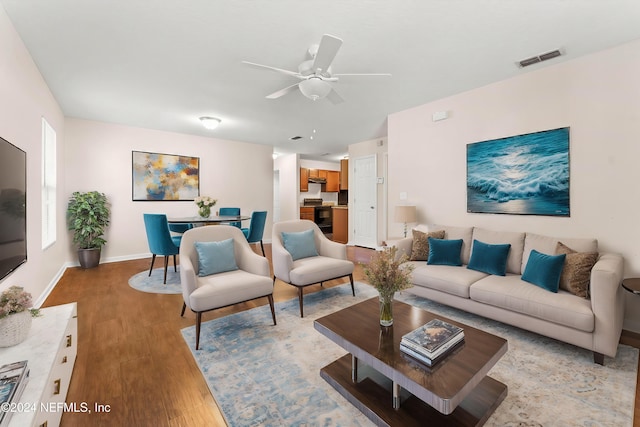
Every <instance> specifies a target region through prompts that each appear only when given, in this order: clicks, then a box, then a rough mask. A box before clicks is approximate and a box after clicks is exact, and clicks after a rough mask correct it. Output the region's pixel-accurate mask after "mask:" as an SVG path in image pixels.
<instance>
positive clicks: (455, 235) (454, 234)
mask: <svg viewBox="0 0 640 427" xmlns="http://www.w3.org/2000/svg"><path fill="white" fill-rule="evenodd" d="M436 230H444V238H445V239H451V240H453V239H462V250H461V252H460V259H461V260H462V263H463V264H469V257H470V254H471V242H472V240H471V235H472V234H473V227H453V226H450V225H437V224H435V225H429V231H436Z"/></svg>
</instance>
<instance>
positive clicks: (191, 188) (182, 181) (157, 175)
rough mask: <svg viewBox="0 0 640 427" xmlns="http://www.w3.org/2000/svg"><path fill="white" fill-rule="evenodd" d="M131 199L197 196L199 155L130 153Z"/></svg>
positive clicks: (172, 198)
mask: <svg viewBox="0 0 640 427" xmlns="http://www.w3.org/2000/svg"><path fill="white" fill-rule="evenodd" d="M131 158H132V161H131V164H132V167H131V170H132V180H131V181H132V199H133V201H142V200H145V201H150V200H164V201H167V200H193V199H195V198H196V197H197V196H199V195H200V158H198V157H190V156H180V155H176V154H162V153H147V152H144V151H132V152H131Z"/></svg>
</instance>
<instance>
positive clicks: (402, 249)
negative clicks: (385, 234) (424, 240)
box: [393, 237, 413, 258]
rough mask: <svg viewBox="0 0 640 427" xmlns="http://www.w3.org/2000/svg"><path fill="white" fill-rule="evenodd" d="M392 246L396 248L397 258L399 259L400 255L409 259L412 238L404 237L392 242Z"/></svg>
mask: <svg viewBox="0 0 640 427" xmlns="http://www.w3.org/2000/svg"><path fill="white" fill-rule="evenodd" d="M393 246H395V247H397V248H398V253H397V254H396V257H397V258H400V257H401V256H402V255H407V257H411V248H412V246H413V237H405V238H403V239H400V240H396V241H394V242H393Z"/></svg>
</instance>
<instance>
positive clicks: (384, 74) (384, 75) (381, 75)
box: [332, 73, 391, 77]
mask: <svg viewBox="0 0 640 427" xmlns="http://www.w3.org/2000/svg"><path fill="white" fill-rule="evenodd" d="M332 76H333V77H342V76H373V77H376V76H377V77H391V74H388V73H365V74H358V73H351V74H350V73H341V74H332Z"/></svg>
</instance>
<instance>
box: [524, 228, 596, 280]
mask: <svg viewBox="0 0 640 427" xmlns="http://www.w3.org/2000/svg"><path fill="white" fill-rule="evenodd" d="M560 240H561V241H562V243H564V244H565V245H567V246H569V247H570V248H571V249H573V250H574V251H577V252H598V241H597V240H596V239H575V238H574V239H565V238H561V239H558V238H557V237H550V236H544V235H542V234H535V233H527V234H526V236H525V238H524V252H523V253H522V271H524V268H525V267H526V265H527V261H528V259H529V253H531V250H532V249H535V250H536V251H538V252H542V253H543V254H555V253H556V246H557V245H558V241H560Z"/></svg>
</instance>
